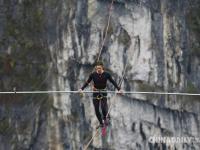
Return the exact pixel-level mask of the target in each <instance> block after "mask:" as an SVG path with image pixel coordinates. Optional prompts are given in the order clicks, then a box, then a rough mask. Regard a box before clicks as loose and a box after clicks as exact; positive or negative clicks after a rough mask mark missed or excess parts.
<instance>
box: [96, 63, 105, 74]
mask: <svg viewBox="0 0 200 150" xmlns="http://www.w3.org/2000/svg"><path fill="white" fill-rule="evenodd" d="M95 69H96V72H97V73H103V70H104V66H103V62H101V61H98V62H97V63H96V65H95Z"/></svg>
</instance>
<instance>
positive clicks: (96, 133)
mask: <svg viewBox="0 0 200 150" xmlns="http://www.w3.org/2000/svg"><path fill="white" fill-rule="evenodd" d="M97 135H98V129H96V131H95V134H94V135H93V136H92V138H91V139H90V141H89V142H88V143H87V145H86V146H85V147H84V149H83V150H87V149H88V147H89V145H90V143H91V142H92V140H93V139H94V138H95V137H96V136H97Z"/></svg>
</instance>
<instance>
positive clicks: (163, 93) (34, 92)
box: [0, 91, 200, 96]
mask: <svg viewBox="0 0 200 150" xmlns="http://www.w3.org/2000/svg"><path fill="white" fill-rule="evenodd" d="M49 93H74V94H77V93H80V91H8V92H0V94H49ZM81 93H99V91H82V92H81ZM101 93H113V94H116V93H117V92H116V91H102V92H101ZM122 94H154V95H182V96H200V93H179V92H176V93H173V92H141V91H123V92H122Z"/></svg>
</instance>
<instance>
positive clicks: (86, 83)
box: [81, 73, 92, 90]
mask: <svg viewBox="0 0 200 150" xmlns="http://www.w3.org/2000/svg"><path fill="white" fill-rule="evenodd" d="M91 80H92V73H91V74H90V76H89V78H88V80H87V81H86V82H85V84H84V85H83V86H82V88H81V90H84V88H86V87H87V86H88V84H89V83H90V82H91Z"/></svg>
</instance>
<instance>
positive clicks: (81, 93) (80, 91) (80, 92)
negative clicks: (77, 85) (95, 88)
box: [78, 89, 84, 97]
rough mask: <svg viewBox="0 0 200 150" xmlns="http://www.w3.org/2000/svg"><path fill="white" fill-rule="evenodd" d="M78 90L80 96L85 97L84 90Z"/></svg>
mask: <svg viewBox="0 0 200 150" xmlns="http://www.w3.org/2000/svg"><path fill="white" fill-rule="evenodd" d="M78 91H79V94H80V96H81V97H83V95H84V93H83V90H82V89H79V90H78Z"/></svg>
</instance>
